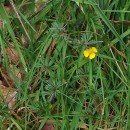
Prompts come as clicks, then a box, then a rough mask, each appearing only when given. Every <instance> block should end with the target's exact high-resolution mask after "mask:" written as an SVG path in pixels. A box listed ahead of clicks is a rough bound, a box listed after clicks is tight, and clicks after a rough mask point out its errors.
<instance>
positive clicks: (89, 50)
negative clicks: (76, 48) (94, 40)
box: [83, 47, 97, 60]
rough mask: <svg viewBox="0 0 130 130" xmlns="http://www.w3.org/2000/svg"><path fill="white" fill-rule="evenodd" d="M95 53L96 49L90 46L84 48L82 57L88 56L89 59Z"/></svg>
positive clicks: (92, 57)
mask: <svg viewBox="0 0 130 130" xmlns="http://www.w3.org/2000/svg"><path fill="white" fill-rule="evenodd" d="M95 53H97V49H96V47H91V48H89V49H86V50H85V51H84V52H83V54H84V57H88V58H89V59H90V60H92V59H94V58H95V56H96V54H95Z"/></svg>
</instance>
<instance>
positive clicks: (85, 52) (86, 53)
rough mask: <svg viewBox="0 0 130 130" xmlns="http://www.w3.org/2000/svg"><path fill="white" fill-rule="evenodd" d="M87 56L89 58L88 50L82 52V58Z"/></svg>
mask: <svg viewBox="0 0 130 130" xmlns="http://www.w3.org/2000/svg"><path fill="white" fill-rule="evenodd" d="M88 56H89V50H88V49H86V50H85V51H84V57H88Z"/></svg>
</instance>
